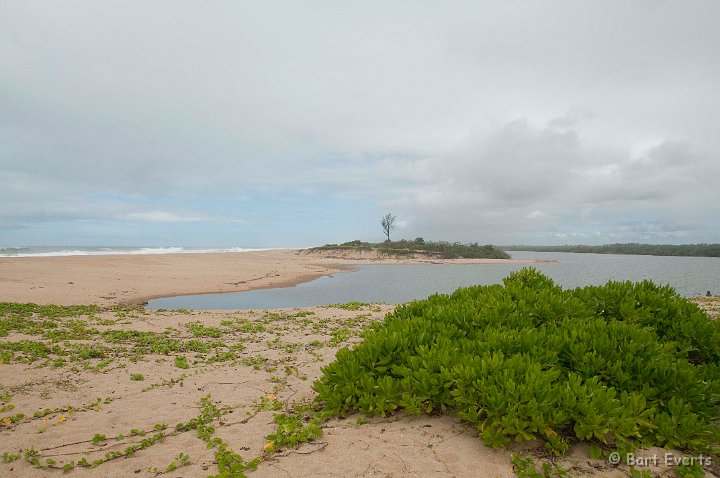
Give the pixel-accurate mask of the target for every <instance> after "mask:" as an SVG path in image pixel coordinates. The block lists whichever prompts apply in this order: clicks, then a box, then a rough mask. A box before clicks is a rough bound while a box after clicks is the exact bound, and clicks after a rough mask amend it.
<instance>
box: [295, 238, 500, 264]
mask: <svg viewBox="0 0 720 478" xmlns="http://www.w3.org/2000/svg"><path fill="white" fill-rule="evenodd" d="M419 239H421V241H418V239H415V240H414V241H408V240H405V239H402V240H399V241H385V242H381V243H373V242H363V241H357V240H356V241H350V242H345V243H342V244H326V245H324V246H320V247H314V248H312V249H308V251H309V252H311V253H312V252H327V251H347V252H376V253H377V254H380V255H382V256H388V257H412V256H414V255H423V256H426V257H430V258H434V259H510V256H509V255H508V254H507V253H506V252H505V251H503V250H502V249H500V248H498V247H496V246H493V245H489V244H487V245H480V244H479V243H477V242H474V243H469V244H463V243H460V242H452V243H451V242H445V241H439V242H433V241H425V240H423V239H422V238H419Z"/></svg>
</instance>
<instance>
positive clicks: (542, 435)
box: [313, 268, 720, 455]
mask: <svg viewBox="0 0 720 478" xmlns="http://www.w3.org/2000/svg"><path fill="white" fill-rule="evenodd" d="M313 388H314V390H315V391H316V392H317V394H318V395H317V403H318V404H320V405H321V407H322V410H323V411H324V413H330V414H332V415H338V416H345V415H348V414H351V413H356V412H361V413H363V414H366V415H368V416H372V415H381V416H387V415H390V414H394V413H397V412H399V411H403V412H405V413H407V414H411V415H420V414H437V413H447V414H452V415H456V416H458V417H459V418H461V419H462V420H463V421H464V422H465V423H467V424H468V425H470V426H472V427H473V428H475V430H476V432H477V434H478V436H479V438H480V439H481V440H482V441H483V442H484V443H485V444H487V445H490V446H493V447H502V446H505V445H507V444H508V443H509V442H511V441H519V442H527V441H530V440H540V441H541V442H542V443H543V444H544V446H545V448H546V449H547V450H548V451H549V452H550V453H552V454H555V455H561V454H563V453H565V452H567V451H568V450H569V448H570V447H571V445H572V444H573V443H576V442H578V441H585V442H588V443H590V444H591V445H593V446H595V447H596V449H599V450H600V452H601V454H603V455H607V454H608V453H610V452H611V451H613V450H619V451H620V452H621V454H622V452H623V451H624V452H630V451H632V450H635V449H636V448H638V447H649V446H660V447H668V448H674V449H678V450H683V451H689V452H699V453H717V451H718V450H720V427H718V424H717V422H718V418H720V408H719V407H718V406H719V405H720V323H718V322H716V321H713V320H711V319H710V318H709V317H708V316H707V315H706V314H705V313H703V312H702V311H701V310H700V309H699V308H698V307H697V306H696V305H695V304H694V303H692V302H690V301H689V300H687V299H685V298H683V297H681V296H679V295H678V294H677V293H676V292H675V291H674V290H673V289H672V288H670V287H668V286H658V285H655V284H654V283H652V282H650V281H643V282H639V283H631V282H609V283H608V284H606V285H604V286H590V287H584V288H578V289H573V290H563V289H562V288H561V287H559V286H557V285H555V284H554V283H553V282H552V280H551V279H549V278H547V277H545V276H544V275H542V274H540V273H539V272H537V271H536V270H535V269H532V268H526V269H523V270H521V271H518V272H515V273H513V274H511V275H510V276H509V277H507V278H505V279H504V280H503V284H502V285H492V286H475V287H467V288H460V289H458V290H457V291H456V292H455V293H453V294H451V295H445V294H439V295H434V296H431V297H429V298H428V299H427V300H422V301H415V302H411V303H409V304H405V305H401V306H399V307H397V308H396V309H395V311H393V312H392V313H390V314H388V315H387V317H386V318H385V320H384V322H382V323H379V324H378V325H376V326H373V327H371V328H370V330H369V332H367V333H366V334H365V335H364V340H363V341H362V342H361V343H359V344H358V345H356V346H355V347H354V348H353V349H349V348H342V349H340V350H339V351H338V352H337V354H336V360H335V361H334V362H332V363H330V364H328V365H327V366H325V367H324V368H323V369H322V376H321V377H320V379H319V380H317V381H316V382H315V383H314V385H313Z"/></svg>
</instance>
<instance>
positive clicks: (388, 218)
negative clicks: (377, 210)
mask: <svg viewBox="0 0 720 478" xmlns="http://www.w3.org/2000/svg"><path fill="white" fill-rule="evenodd" d="M380 225H381V226H382V228H383V232H384V233H385V235H386V236H387V240H388V242H390V231H392V230H393V229H395V216H393V215H392V214H390V213H387V214H385V215H384V216H383V217H382V220H381V221H380Z"/></svg>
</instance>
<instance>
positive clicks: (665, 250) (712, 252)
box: [502, 243, 720, 257]
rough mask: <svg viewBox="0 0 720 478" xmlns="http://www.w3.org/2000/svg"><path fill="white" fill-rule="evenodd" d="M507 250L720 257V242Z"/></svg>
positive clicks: (511, 247)
mask: <svg viewBox="0 0 720 478" xmlns="http://www.w3.org/2000/svg"><path fill="white" fill-rule="evenodd" d="M502 248H503V249H504V250H506V251H534V252H585V253H592V254H635V255H645V256H692V257H720V244H638V243H627V244H604V245H602V246H587V245H577V246H570V245H565V246H527V245H515V246H503V247H502Z"/></svg>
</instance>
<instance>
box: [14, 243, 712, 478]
mask: <svg viewBox="0 0 720 478" xmlns="http://www.w3.org/2000/svg"><path fill="white" fill-rule="evenodd" d="M368 261H372V262H397V260H394V259H380V258H378V257H375V256H372V255H368V256H364V257H342V256H337V255H335V256H333V255H332V254H326V255H323V256H318V255H313V254H306V253H304V252H301V251H296V250H280V251H264V252H243V253H225V254H174V255H163V256H161V255H157V256H151V255H148V256H129V255H126V256H79V257H49V258H1V259H0V302H21V303H22V302H33V303H38V304H58V305H73V304H81V305H90V304H92V305H95V306H97V307H92V308H90V307H86V308H80V309H77V310H72V311H69V310H68V309H54V308H44V309H26V308H23V307H21V306H13V307H8V308H7V310H5V311H4V312H3V313H4V314H5V318H6V319H7V322H6V324H5V325H4V328H3V329H2V330H0V332H1V333H2V334H4V335H0V439H1V441H2V445H1V446H0V454H3V457H4V459H3V461H4V463H0V476H11V477H13V476H16V477H21V476H22V477H27V476H43V477H45V476H49V477H50V476H61V475H63V467H65V468H66V469H67V470H68V476H98V477H126V476H138V477H153V476H158V475H164V476H165V475H166V476H172V477H180V476H184V477H195V476H208V475H215V474H217V473H218V472H219V471H218V470H219V468H218V466H219V463H220V462H224V460H228V459H230V458H228V457H231V458H232V459H236V460H237V459H238V458H237V456H236V455H235V454H237V455H240V456H241V457H242V459H243V460H244V462H249V461H251V460H253V459H254V458H259V464H258V466H257V470H254V471H253V470H250V469H249V470H247V471H246V473H247V474H248V475H249V476H258V477H285V476H287V477H295V476H315V477H322V476H352V477H360V476H388V477H389V476H393V477H411V476H430V475H432V476H445V477H451V476H468V477H470V476H483V477H512V476H515V474H514V472H513V468H512V461H511V454H512V452H513V451H520V452H523V453H537V450H536V449H537V448H538V446H539V443H534V442H530V443H525V444H523V445H522V446H520V445H517V444H514V445H512V446H511V447H510V448H509V449H499V450H496V449H492V448H489V447H486V446H484V445H483V444H482V442H481V441H480V440H479V439H478V438H477V434H476V432H475V431H474V430H473V429H470V428H468V427H466V426H465V425H463V424H462V423H461V422H460V420H459V419H458V418H455V417H448V416H431V417H428V416H422V417H418V418H414V417H408V416H405V415H403V414H397V415H393V416H391V417H388V418H381V417H373V418H365V417H360V416H350V417H346V418H343V419H337V418H334V419H331V420H329V421H328V422H325V423H323V424H322V431H323V434H322V436H320V437H317V438H315V439H314V440H312V441H309V442H306V443H302V444H300V446H299V447H297V448H293V447H287V446H286V447H278V449H277V450H273V448H272V446H273V445H272V443H273V440H272V439H270V438H266V436H267V435H270V434H272V433H274V432H275V429H276V424H275V423H274V422H273V416H274V414H277V413H281V412H288V411H290V410H291V409H292V408H293V407H297V406H298V405H300V404H303V403H309V401H311V400H312V399H313V397H314V392H313V391H312V388H311V386H312V383H313V381H314V380H315V379H316V378H318V377H319V376H320V374H321V367H322V366H323V365H325V364H327V363H329V362H330V361H332V360H333V359H334V356H335V353H336V352H337V350H338V349H340V348H342V347H345V346H350V347H352V345H353V344H355V343H357V342H358V341H360V340H361V334H362V331H363V329H364V328H365V327H367V326H368V325H370V324H372V323H373V322H375V321H379V320H382V318H383V317H384V315H385V314H386V313H388V312H389V311H391V310H392V309H393V306H390V305H372V304H347V305H342V304H339V305H335V306H327V307H310V308H295V309H276V310H269V311H167V312H154V311H153V312H150V311H146V310H144V309H143V308H141V307H134V306H132V305H137V304H141V303H142V302H143V301H144V300H147V299H148V298H151V297H160V296H168V295H179V294H187V293H205V292H208V293H209V292H228V291H239V290H247V289H250V288H258V287H277V286H283V285H290V284H294V283H297V282H300V281H304V280H309V279H311V278H314V277H318V276H320V275H323V274H329V273H334V272H338V271H342V270H348V268H349V267H351V265H352V264H353V263H362V262H368ZM410 261H411V262H412V261H418V262H422V261H427V260H426V259H423V258H414V259H410ZM404 262H405V260H404ZM470 262H476V263H477V262H483V261H470ZM491 262H497V261H491ZM708 304H709V305H708V307H715V306H716V304H717V303H716V302H709V301H708ZM713 304H714V305H713ZM208 416H209V417H210V418H209V419H208V420H209V421H208V422H207V423H206V424H208V425H211V426H212V430H211V431H209V429H208V428H203V427H202V426H198V423H200V424H201V425H202V423H204V422H202V420H203V417H208ZM202 431H204V433H201V432H202ZM213 440H214V441H213ZM217 440H219V441H217ZM209 442H210V443H214V445H213V447H210V448H209V447H208V443H209ZM223 446H224V448H223ZM221 449H222V450H225V451H226V453H225V454H224V455H223V454H218V451H219V450H221ZM228 450H230V452H228ZM665 452H666V451H665V450H656V449H652V450H646V451H645V452H643V453H647V454H652V453H661V454H662V453H665ZM534 456H543V455H542V454H540V455H534ZM587 456H588V452H587V449H586V448H584V447H583V446H577V447H575V449H573V450H572V452H571V453H570V454H569V455H568V456H567V457H565V458H563V459H562V460H560V461H559V463H561V464H562V466H563V467H564V468H565V469H566V470H569V471H570V472H571V476H608V475H610V476H629V475H628V472H627V468H626V467H625V468H623V467H619V468H616V467H610V466H609V465H608V464H607V463H603V462H601V461H598V460H594V461H593V460H589V459H588V458H587ZM651 469H652V470H653V471H655V472H656V473H661V472H664V471H666V468H663V467H662V466H660V467H656V468H651ZM706 476H711V475H706Z"/></svg>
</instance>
